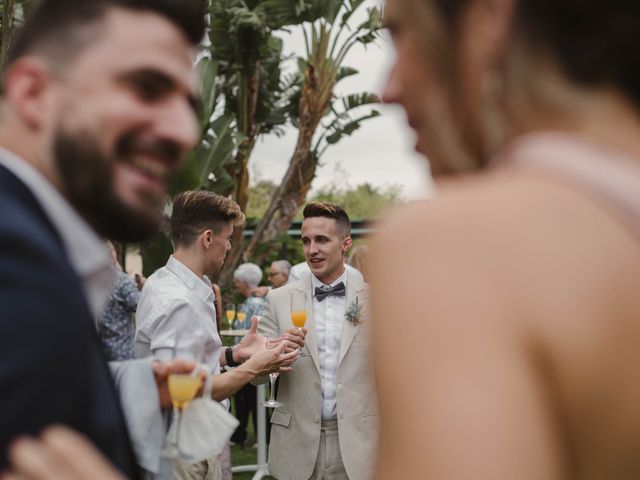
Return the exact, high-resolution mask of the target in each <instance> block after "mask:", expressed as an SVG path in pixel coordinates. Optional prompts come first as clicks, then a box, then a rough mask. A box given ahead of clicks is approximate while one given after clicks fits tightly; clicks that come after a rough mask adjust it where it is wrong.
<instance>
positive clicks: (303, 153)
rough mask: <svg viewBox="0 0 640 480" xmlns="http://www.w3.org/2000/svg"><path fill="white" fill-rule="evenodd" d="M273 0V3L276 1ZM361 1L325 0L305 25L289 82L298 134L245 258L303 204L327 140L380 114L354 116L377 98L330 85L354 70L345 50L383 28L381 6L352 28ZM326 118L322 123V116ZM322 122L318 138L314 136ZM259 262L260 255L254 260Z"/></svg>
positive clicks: (286, 223)
mask: <svg viewBox="0 0 640 480" xmlns="http://www.w3.org/2000/svg"><path fill="white" fill-rule="evenodd" d="M276 2H277V0H273V2H272V3H276ZM363 2H364V0H337V1H327V2H325V8H324V11H323V15H322V16H320V17H319V18H318V19H317V20H315V21H313V22H309V23H306V24H304V25H303V29H304V39H305V47H306V58H305V59H304V60H301V61H300V62H299V66H300V67H299V72H298V76H297V78H296V79H293V81H291V84H292V86H293V87H295V85H300V88H299V89H295V88H292V92H293V95H292V100H297V102H292V104H291V105H290V108H289V113H290V116H291V117H292V120H293V121H294V123H295V124H296V125H297V126H298V139H297V143H296V147H295V150H294V152H293V155H292V157H291V160H290V163H289V168H288V169H287V172H286V174H285V176H284V178H283V180H282V182H281V183H280V185H279V186H278V188H277V190H276V192H275V194H274V196H273V197H272V198H271V202H270V204H269V207H268V209H267V212H266V214H265V216H264V217H263V218H262V219H261V220H260V222H259V223H258V225H257V226H256V229H255V233H254V235H253V237H252V238H251V240H250V241H249V244H248V246H247V248H246V249H245V253H244V257H245V259H249V258H251V257H252V256H253V254H254V252H255V251H256V247H257V246H258V245H260V244H263V243H266V242H270V241H272V240H273V239H274V238H276V236H277V235H278V234H279V233H281V232H283V231H285V230H286V229H287V228H288V227H289V226H290V225H291V222H292V221H293V219H294V217H295V215H296V213H297V212H298V211H299V209H300V207H301V206H302V204H303V203H304V201H305V199H306V196H307V193H308V192H309V189H310V188H311V182H312V180H313V178H314V176H315V172H316V167H317V165H318V160H319V158H320V156H321V155H322V154H323V153H324V152H325V151H326V149H327V147H328V146H329V145H332V144H335V143H336V142H338V141H339V140H340V139H341V138H343V137H344V136H345V135H350V134H351V133H352V132H353V131H355V130H356V129H357V128H359V126H360V123H361V122H362V121H364V120H366V119H368V118H373V117H375V116H377V115H378V112H377V111H375V110H373V111H370V112H368V113H366V114H364V115H361V116H359V117H355V118H354V117H352V116H351V114H352V113H353V111H354V110H356V109H359V107H362V106H364V105H368V104H371V103H376V102H378V98H377V96H375V95H374V94H371V93H363V94H358V95H350V96H347V97H345V98H342V99H336V97H335V94H334V89H335V86H336V84H337V83H338V82H339V81H340V80H341V79H343V78H345V77H347V76H350V75H354V74H355V73H357V72H356V71H355V70H353V69H349V68H345V67H343V66H342V64H343V62H344V59H345V57H346V55H347V53H348V52H349V51H350V50H351V48H352V47H353V46H355V45H357V44H364V45H366V44H369V43H371V42H373V41H374V40H375V39H376V37H377V34H378V32H379V30H380V27H381V11H380V10H379V9H378V8H370V9H369V10H368V15H367V18H366V20H365V21H364V22H362V23H360V24H359V25H357V26H355V28H353V30H352V29H351V25H350V23H351V22H350V21H351V19H352V17H353V14H354V13H355V12H356V11H357V10H358V8H359V7H360V6H361V5H362V4H363ZM327 117H328V118H329V121H328V122H327V123H325V124H324V125H322V124H321V121H322V119H323V118H327ZM319 127H321V131H320V135H319V138H317V140H316V141H315V142H314V136H315V135H316V132H317V130H318V128H319ZM258 261H260V259H258Z"/></svg>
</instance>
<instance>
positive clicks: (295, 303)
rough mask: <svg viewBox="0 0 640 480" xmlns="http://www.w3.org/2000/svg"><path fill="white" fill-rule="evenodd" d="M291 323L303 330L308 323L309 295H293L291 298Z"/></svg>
mask: <svg viewBox="0 0 640 480" xmlns="http://www.w3.org/2000/svg"><path fill="white" fill-rule="evenodd" d="M291 323H293V324H294V325H295V326H296V327H298V330H302V327H304V325H305V323H307V297H306V295H305V296H304V297H302V298H301V297H299V296H297V295H293V296H292V298H291Z"/></svg>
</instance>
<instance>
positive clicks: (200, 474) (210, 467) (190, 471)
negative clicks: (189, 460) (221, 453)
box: [173, 456, 222, 480]
mask: <svg viewBox="0 0 640 480" xmlns="http://www.w3.org/2000/svg"><path fill="white" fill-rule="evenodd" d="M173 478H174V480H220V479H221V478H222V471H221V469H220V462H219V460H218V457H217V456H216V457H213V458H208V459H207V460H203V461H202V462H198V463H193V464H191V465H188V464H186V463H184V462H181V461H179V460H174V461H173Z"/></svg>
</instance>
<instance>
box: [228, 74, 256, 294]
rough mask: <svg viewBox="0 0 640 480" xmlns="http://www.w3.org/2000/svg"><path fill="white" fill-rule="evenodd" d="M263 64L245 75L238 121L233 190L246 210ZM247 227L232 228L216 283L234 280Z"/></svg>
mask: <svg viewBox="0 0 640 480" xmlns="http://www.w3.org/2000/svg"><path fill="white" fill-rule="evenodd" d="M259 72H260V63H259V62H256V64H255V65H254V69H253V72H252V74H251V75H249V76H248V77H246V79H245V81H244V82H243V85H244V87H243V90H244V92H243V93H242V95H241V98H242V102H241V105H240V108H241V109H242V111H241V112H238V118H239V124H240V127H241V131H242V133H243V134H244V135H245V138H244V139H243V140H242V141H241V142H240V145H238V151H237V153H236V159H235V160H236V161H235V162H234V163H233V165H234V172H233V173H235V175H233V178H235V187H234V189H233V199H234V200H235V202H236V203H237V204H238V205H239V206H240V208H241V209H242V211H243V212H244V211H245V210H246V209H247V204H248V203H249V159H250V157H251V152H252V151H253V147H254V146H255V141H256V135H257V132H258V127H257V126H256V124H255V122H254V120H255V114H256V105H257V103H258V86H259V82H260V74H259ZM244 229H245V226H244V225H241V226H238V227H235V228H234V229H233V235H232V237H231V250H230V251H229V253H228V254H227V257H226V259H225V262H224V265H223V266H222V269H221V270H220V273H219V275H218V278H217V282H218V283H219V284H220V285H226V284H227V283H228V282H230V281H231V277H232V275H233V272H234V270H235V269H236V266H237V265H238V263H239V262H240V259H241V258H242V250H243V240H244Z"/></svg>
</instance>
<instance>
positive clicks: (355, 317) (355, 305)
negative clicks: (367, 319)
mask: <svg viewBox="0 0 640 480" xmlns="http://www.w3.org/2000/svg"><path fill="white" fill-rule="evenodd" d="M344 316H345V318H346V319H347V320H348V321H349V322H351V323H352V324H354V325H357V324H359V323H360V322H361V321H362V303H359V302H358V297H356V299H355V300H354V301H353V302H351V303H350V304H349V306H348V307H347V311H346V313H345V315H344Z"/></svg>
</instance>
